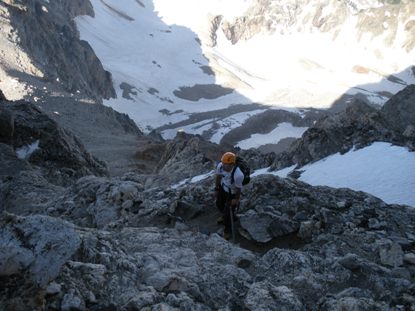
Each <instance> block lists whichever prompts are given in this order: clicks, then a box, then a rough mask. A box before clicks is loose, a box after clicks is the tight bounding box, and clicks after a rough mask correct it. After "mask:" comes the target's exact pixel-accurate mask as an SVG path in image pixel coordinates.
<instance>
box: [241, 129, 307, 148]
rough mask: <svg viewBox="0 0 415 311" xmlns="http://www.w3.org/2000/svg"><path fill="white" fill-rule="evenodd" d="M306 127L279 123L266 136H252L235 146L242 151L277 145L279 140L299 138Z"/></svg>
mask: <svg viewBox="0 0 415 311" xmlns="http://www.w3.org/2000/svg"><path fill="white" fill-rule="evenodd" d="M307 129H308V127H296V126H293V125H292V124H291V123H287V122H283V123H280V124H279V125H278V126H277V127H276V128H275V129H274V130H272V131H271V132H269V133H267V134H253V135H251V137H250V138H247V139H245V140H242V141H240V142H239V143H238V144H237V146H238V147H240V148H242V149H249V148H258V147H260V146H262V145H266V144H277V143H278V142H279V141H280V140H281V139H284V138H288V137H294V138H300V137H301V136H302V135H303V133H304V132H305V131H306V130H307Z"/></svg>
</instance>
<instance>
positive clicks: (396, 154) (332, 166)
mask: <svg viewBox="0 0 415 311" xmlns="http://www.w3.org/2000/svg"><path fill="white" fill-rule="evenodd" d="M300 170H304V172H303V173H302V174H301V177H300V180H301V181H304V182H307V183H309V184H311V185H315V186H317V185H324V186H330V187H334V188H350V189H353V190H356V191H364V192H367V193H370V194H372V195H374V196H377V197H379V198H380V199H382V200H383V201H385V202H386V203H388V204H393V203H395V204H406V205H410V206H413V207H415V192H414V189H415V174H414V172H415V152H409V151H408V149H406V148H403V147H398V146H393V145H391V144H389V143H384V142H376V143H373V144H372V145H371V146H368V147H366V148H363V149H359V150H352V151H349V152H348V153H346V154H343V155H341V154H340V153H337V154H334V155H331V156H329V157H327V158H324V159H322V160H320V161H317V162H315V163H312V164H309V165H306V166H304V167H302V168H300Z"/></svg>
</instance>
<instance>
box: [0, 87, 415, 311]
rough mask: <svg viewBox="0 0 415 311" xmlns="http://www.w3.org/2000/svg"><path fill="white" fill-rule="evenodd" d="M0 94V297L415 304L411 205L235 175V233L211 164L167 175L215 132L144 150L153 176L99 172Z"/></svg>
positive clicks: (204, 150)
mask: <svg viewBox="0 0 415 311" xmlns="http://www.w3.org/2000/svg"><path fill="white" fill-rule="evenodd" d="M399 96H402V94H400V95H399ZM399 102H400V103H402V102H403V101H402V100H401V101H399ZM1 107H2V110H1V112H2V113H1V114H0V116H1V120H0V127H1V129H2V131H1V133H2V136H1V142H2V143H1V144H0V146H1V148H2V152H1V153H0V154H1V156H2V161H0V199H1V202H2V203H3V204H2V205H1V214H0V223H1V226H0V228H1V229H0V249H1V252H0V254H1V255H0V278H1V282H0V302H1V303H0V306H1V307H0V310H336V309H346V310H350V309H356V308H359V310H405V309H407V310H411V308H415V300H414V298H413V297H414V294H415V292H414V291H415V288H414V285H413V284H414V283H413V280H414V277H415V227H414V223H415V210H414V209H413V208H410V207H406V206H399V205H387V204H385V203H384V202H382V201H381V200H379V199H377V198H374V197H372V196H370V195H368V194H365V193H362V192H355V191H351V190H348V189H331V188H328V187H312V186H309V185H307V184H305V183H302V182H299V181H296V180H294V179H281V178H278V177H275V176H272V175H263V176H259V177H255V178H253V180H252V182H251V183H250V184H249V185H248V186H247V187H245V188H244V195H243V200H242V203H241V207H240V209H239V210H238V222H237V223H236V226H237V234H236V237H235V239H236V240H235V242H236V243H235V244H234V243H231V242H230V241H226V240H224V239H223V238H222V237H221V227H220V226H218V225H217V224H216V221H215V219H216V217H217V211H216V208H215V207H214V204H213V197H212V196H213V193H212V190H211V189H212V185H213V184H214V180H213V179H214V177H213V176H212V175H210V176H209V175H207V176H206V177H205V178H204V179H203V178H201V179H200V180H197V179H196V180H194V181H187V183H180V184H178V183H177V182H178V181H179V180H180V179H182V178H186V177H190V176H194V175H196V174H198V173H204V172H206V171H209V170H210V167H211V165H212V162H211V161H212V160H214V159H217V157H218V154H220V153H221V152H222V151H223V150H222V149H221V148H220V147H219V146H215V145H213V144H211V143H207V142H204V141H203V139H202V138H201V137H197V136H191V135H186V134H181V135H178V137H176V139H175V140H173V141H171V142H167V143H166V142H163V141H159V142H158V145H156V144H155V143H153V145H152V147H151V148H150V150H147V151H146V150H144V152H143V153H142V154H141V155H142V156H144V155H146V154H147V155H148V156H149V158H148V160H149V162H150V163H157V165H156V166H155V172H159V173H160V174H162V175H161V176H160V177H161V178H155V176H154V175H151V174H150V175H149V174H137V173H134V172H130V173H127V174H125V175H123V176H120V177H107V176H97V175H102V173H104V170H103V169H104V166H103V165H102V164H101V163H99V162H98V161H96V160H95V159H94V158H93V157H92V156H90V155H89V154H88V153H87V152H86V151H85V150H84V148H83V146H82V144H81V143H80V142H79V141H78V140H77V139H76V138H75V137H74V136H73V135H71V134H69V133H67V131H65V130H63V129H61V128H60V127H59V126H58V125H57V124H56V123H55V122H54V121H52V120H51V119H50V118H48V117H47V116H46V115H45V114H43V113H41V112H40V111H39V110H38V109H37V108H36V107H34V106H33V105H30V104H28V103H9V102H2V106H1ZM358 107H360V108H362V107H364V108H367V107H366V106H358ZM386 107H388V106H386ZM395 108H396V107H395ZM369 111H371V110H370V109H369ZM394 115H396V114H394ZM362 118H363V117H362ZM363 119H364V118H363ZM369 126H371V125H370V124H369ZM3 133H4V134H3ZM52 133H55V135H54V136H53V138H54V139H53V140H50V137H51V134H52ZM357 133H358V132H357ZM374 133H375V132H374ZM34 140H39V148H38V149H36V148H35V150H34V151H33V152H32V153H31V154H30V153H25V154H24V155H25V156H24V157H22V155H23V154H22V153H20V150H21V149H20V147H22V146H24V145H27V144H32V142H33V141H34ZM154 150H158V153H155V154H158V161H156V159H155V158H154ZM248 153H249V155H248ZM242 154H243V153H242ZM56 155H59V156H57V157H56ZM138 155H140V154H138ZM244 156H246V157H249V158H250V159H251V165H252V167H263V166H266V165H269V164H270V163H271V162H272V161H273V160H274V158H273V156H272V155H268V156H266V157H264V156H263V155H261V154H260V153H259V152H255V151H254V150H250V151H249V152H247V153H246V154H244ZM68 172H72V174H68ZM90 174H94V175H95V176H94V175H90ZM85 175H88V176H85ZM62 176H63V177H65V178H63V177H62ZM81 176H83V177H81ZM77 177H81V178H79V179H78V178H77ZM62 181H65V183H64V184H65V185H66V186H65V187H63V186H62V185H63V183H62ZM172 184H176V185H175V186H174V187H173V186H172Z"/></svg>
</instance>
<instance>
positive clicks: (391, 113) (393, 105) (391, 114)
mask: <svg viewBox="0 0 415 311" xmlns="http://www.w3.org/2000/svg"><path fill="white" fill-rule="evenodd" d="M381 112H382V114H383V116H384V118H385V119H386V120H387V121H388V122H389V124H390V125H391V126H392V127H393V129H395V130H396V131H398V132H399V133H402V134H403V133H404V132H405V131H406V130H407V129H408V128H409V127H411V126H415V84H412V85H409V86H407V87H406V88H404V89H403V90H402V91H400V92H398V93H397V94H396V95H395V96H393V97H392V98H391V99H390V100H388V101H387V102H386V103H385V105H384V106H383V107H382V110H381ZM408 131H410V130H409V129H408Z"/></svg>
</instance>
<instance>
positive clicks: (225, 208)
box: [216, 186, 236, 233]
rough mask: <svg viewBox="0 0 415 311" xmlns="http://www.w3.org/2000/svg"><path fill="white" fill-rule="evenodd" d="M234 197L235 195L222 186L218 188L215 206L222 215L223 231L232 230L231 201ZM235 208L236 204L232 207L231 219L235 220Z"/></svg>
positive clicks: (228, 231) (229, 231)
mask: <svg viewBox="0 0 415 311" xmlns="http://www.w3.org/2000/svg"><path fill="white" fill-rule="evenodd" d="M234 197H235V195H233V194H231V193H229V192H226V191H225V189H223V187H222V186H220V188H219V193H218V198H217V199H216V207H217V208H218V209H219V211H220V212H221V213H222V215H223V223H224V225H225V230H224V232H226V233H231V232H232V222H231V201H232V199H233V198H234ZM235 208H236V206H233V207H232V213H234V214H233V219H234V220H235Z"/></svg>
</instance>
